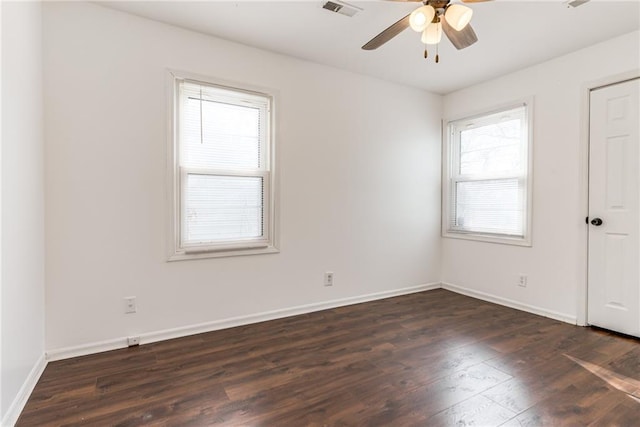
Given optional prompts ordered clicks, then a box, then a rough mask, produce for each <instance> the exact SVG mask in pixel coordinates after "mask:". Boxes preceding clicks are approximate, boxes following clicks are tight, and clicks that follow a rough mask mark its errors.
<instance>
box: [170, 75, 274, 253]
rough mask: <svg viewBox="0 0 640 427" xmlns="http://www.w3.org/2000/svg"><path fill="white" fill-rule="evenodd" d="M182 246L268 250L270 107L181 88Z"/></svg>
mask: <svg viewBox="0 0 640 427" xmlns="http://www.w3.org/2000/svg"><path fill="white" fill-rule="evenodd" d="M178 92H179V105H178V117H179V126H178V159H179V168H180V180H181V186H180V187H181V188H180V190H181V191H180V211H181V212H180V216H181V221H180V222H181V224H180V246H181V247H183V248H186V249H189V248H194V247H195V248H198V247H202V246H205V247H210V246H216V245H223V246H224V245H229V244H237V243H243V242H244V243H251V242H253V243H260V242H266V241H267V240H268V238H269V236H268V227H267V226H266V225H267V223H268V218H267V216H268V211H269V210H268V209H267V207H268V204H269V200H268V197H269V191H268V189H269V185H270V182H269V181H270V170H269V167H270V165H269V155H268V154H269V153H268V150H269V144H268V141H267V140H268V135H269V130H268V123H269V120H268V114H269V106H270V99H269V98H268V97H266V96H260V95H257V94H254V93H248V92H244V91H236V90H231V89H228V88H222V87H217V86H212V85H206V84H202V83H199V82H193V81H186V80H183V81H179V82H178Z"/></svg>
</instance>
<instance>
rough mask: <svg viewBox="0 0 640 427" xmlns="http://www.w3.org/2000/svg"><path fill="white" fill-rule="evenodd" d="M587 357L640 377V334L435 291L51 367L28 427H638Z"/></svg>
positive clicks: (28, 410) (626, 403)
mask: <svg viewBox="0 0 640 427" xmlns="http://www.w3.org/2000/svg"><path fill="white" fill-rule="evenodd" d="M568 356H571V357H568ZM576 360H580V361H583V362H586V363H588V365H585V366H589V367H591V368H592V369H594V368H593V366H598V367H599V368H601V369H603V370H610V371H612V372H615V373H616V375H617V377H618V378H619V377H620V376H627V377H628V378H633V379H635V380H636V381H637V380H638V379H640V344H639V341H638V340H636V339H632V338H629V337H624V336H619V335H616V334H613V333H610V332H607V331H603V330H600V329H590V328H582V327H577V326H571V325H568V324H566V323H562V322H558V321H555V320H551V319H547V318H543V317H539V316H536V315H533V314H530V313H523V312H520V311H517V310H513V309H510V308H507V307H502V306H498V305H495V304H490V303H487V302H483V301H479V300H476V299H473V298H469V297H466V296H462V295H458V294H455V293H452V292H449V291H445V290H434V291H428V292H421V293H416V294H411V295H405V296H400V297H395V298H389V299H385V300H378V301H372V302H368V303H363V304H356V305H351V306H346V307H338V308H334V309H330V310H324V311H321V312H316V313H308V314H303V315H300V316H293V317H289V318H284V319H277V320H273V321H269V322H261V323H257V324H253V325H247V326H242V327H236V328H230V329H225V330H220V331H214V332H210V333H205V334H198V335H193V336H190V337H184V338H179V339H174V340H169V341H164V342H157V343H153V344H148V345H142V346H140V347H136V348H129V349H123V350H116V351H111V352H106V353H101V354H96V355H91V356H85V357H79V358H74V359H68V360H63V361H59V362H52V363H50V364H49V365H48V366H47V368H46V369H45V372H44V373H43V375H42V377H41V379H40V381H39V382H38V384H37V385H36V388H35V390H34V391H33V393H32V395H31V397H30V399H29V401H28V402H27V405H26V406H25V408H24V411H23V413H22V415H21V416H20V418H19V420H18V424H17V426H18V427H23V426H37V427H41V426H81V425H82V426H87V425H88V426H99V427H101V426H121V427H127V426H163V427H166V426H181V427H182V426H199V427H200V426H214V425H215V426H244V425H247V426H248V425H251V426H360V425H362V426H402V427H405V426H414V425H415V426H432V425H433V426H441V425H442V426H446V425H452V426H453V425H486V426H493V425H495V426H497V425H505V426H521V425H525V426H526V425H528V426H539V425H553V426H555V425H559V426H563V425H580V426H586V425H594V426H599V425H606V426H609V425H611V426H628V425H634V423H635V422H637V420H639V419H640V402H638V401H637V400H634V399H633V398H632V397H631V396H630V395H629V394H627V393H625V392H624V391H621V390H620V389H618V388H616V387H615V384H614V385H612V384H609V383H607V382H606V381H605V380H603V378H608V377H607V376H603V378H601V377H599V376H597V375H594V374H593V373H592V372H591V371H589V370H587V369H585V368H584V367H583V366H581V365H580V364H578V363H576ZM609 377H610V376H609Z"/></svg>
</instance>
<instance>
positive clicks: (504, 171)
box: [446, 105, 529, 239]
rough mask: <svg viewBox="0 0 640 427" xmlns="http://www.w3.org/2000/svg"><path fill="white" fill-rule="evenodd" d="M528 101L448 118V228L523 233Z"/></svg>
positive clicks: (522, 235)
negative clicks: (485, 112) (461, 116)
mask: <svg viewBox="0 0 640 427" xmlns="http://www.w3.org/2000/svg"><path fill="white" fill-rule="evenodd" d="M528 135H529V132H528V121H527V108H526V106H524V105H523V106H519V107H517V108H512V109H509V110H506V111H500V112H498V113H492V114H488V115H484V116H480V117H475V118H472V119H463V120H458V121H455V122H451V123H449V146H448V152H449V158H450V161H449V164H448V165H446V166H447V167H448V175H449V183H448V194H447V198H448V200H447V204H448V206H447V208H448V209H447V210H448V218H447V222H448V226H447V231H448V232H453V233H455V232H458V233H476V234H487V235H496V236H505V237H509V238H519V239H523V238H525V235H526V233H527V221H528V203H527V200H528V197H527V188H528V185H527V180H528V144H529V142H528Z"/></svg>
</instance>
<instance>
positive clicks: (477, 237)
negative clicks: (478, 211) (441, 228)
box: [442, 231, 533, 248]
mask: <svg viewBox="0 0 640 427" xmlns="http://www.w3.org/2000/svg"><path fill="white" fill-rule="evenodd" d="M442 237H445V238H450V239H461V240H473V241H476V242H484V243H497V244H500V245H511V246H524V247H529V248H530V247H531V246H533V245H532V244H531V238H530V237H528V238H524V239H521V238H517V237H501V236H495V235H488V234H480V233H458V232H455V231H447V232H444V233H442Z"/></svg>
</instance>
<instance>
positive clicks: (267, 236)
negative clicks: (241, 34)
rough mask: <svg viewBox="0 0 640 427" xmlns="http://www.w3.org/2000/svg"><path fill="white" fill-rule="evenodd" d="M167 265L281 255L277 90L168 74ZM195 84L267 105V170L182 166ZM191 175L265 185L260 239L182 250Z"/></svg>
mask: <svg viewBox="0 0 640 427" xmlns="http://www.w3.org/2000/svg"><path fill="white" fill-rule="evenodd" d="M166 80H167V92H168V93H167V99H168V102H167V116H168V121H167V127H168V132H167V135H168V137H167V156H166V157H167V201H168V203H167V205H168V208H167V212H168V215H167V247H168V251H167V252H168V253H167V261H179V260H188V259H200V258H218V257H230V256H240V255H257V254H265V253H277V252H279V248H278V239H277V237H278V236H277V230H278V216H277V210H276V206H277V191H276V190H277V185H276V183H277V181H276V177H277V174H276V159H275V154H276V151H275V144H276V142H275V140H276V138H275V117H276V116H275V100H276V98H277V93H276V91H274V90H271V89H265V88H262V87H256V86H251V85H247V84H243V83H238V82H230V81H226V80H221V79H216V78H211V77H205V76H201V75H198V74H193V73H188V72H184V71H176V70H167V79H166ZM182 81H189V82H193V83H199V84H203V85H207V86H212V87H215V88H220V89H223V90H228V91H233V92H236V93H239V94H241V93H244V94H247V95H248V97H254V96H258V97H261V98H265V99H266V100H267V107H266V110H265V114H266V129H265V132H264V138H265V142H264V146H263V148H264V149H265V151H266V155H265V156H264V159H263V161H264V164H262V163H263V161H262V160H261V167H260V168H259V170H256V171H253V170H248V171H242V170H240V169H238V170H235V169H232V170H223V169H201V168H188V167H182V166H181V165H180V157H179V156H180V154H179V153H180V146H179V143H180V141H179V135H180V128H179V126H180V121H179V119H180V105H179V103H180V87H179V85H180V82H182ZM187 174H190V175H208V176H243V177H244V176H246V177H261V178H262V179H263V230H262V236H261V237H259V238H249V239H233V240H226V241H221V242H219V243H218V242H217V243H211V242H206V243H202V244H197V243H196V244H190V245H184V246H183V244H182V233H183V228H182V227H183V224H182V219H183V217H184V209H185V204H184V203H183V195H184V193H185V187H186V182H187V180H186V177H187Z"/></svg>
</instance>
